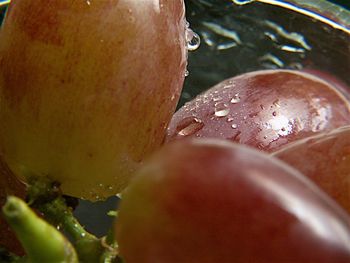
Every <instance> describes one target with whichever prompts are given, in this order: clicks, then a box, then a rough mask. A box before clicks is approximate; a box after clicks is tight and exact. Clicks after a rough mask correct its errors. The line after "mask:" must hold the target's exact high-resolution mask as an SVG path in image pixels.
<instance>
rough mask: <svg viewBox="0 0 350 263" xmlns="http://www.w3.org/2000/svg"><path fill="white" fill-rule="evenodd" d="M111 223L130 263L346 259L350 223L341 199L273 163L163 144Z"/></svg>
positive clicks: (213, 146) (242, 153)
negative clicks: (337, 199)
mask: <svg viewBox="0 0 350 263" xmlns="http://www.w3.org/2000/svg"><path fill="white" fill-rule="evenodd" d="M115 227H116V238H117V241H118V243H119V249H120V253H121V256H122V257H123V258H124V259H125V261H126V262H138V263H145V262H149V263H151V262H167V263H172V262H174V263H175V262H188V263H189V262H208V263H209V262H210V263H212V262H233V261H234V262H237V263H238V262H242V263H243V262H245V263H246V262H252V263H256V262H259V263H268V262H269V263H271V262H298V263H310V262H323V263H325V262H327V263H331V262H332V263H336V262H337V263H340V262H341V263H345V262H348V261H349V260H350V247H349V240H350V218H349V216H348V215H347V214H346V213H345V212H344V211H343V210H342V209H340V207H339V206H338V205H337V204H336V203H335V202H333V201H332V200H331V199H330V198H329V197H328V196H326V195H325V194H324V193H323V192H321V191H320V190H319V189H318V188H317V187H316V186H315V185H314V184H313V183H312V182H311V181H309V180H307V179H306V178H305V177H303V176H302V175H301V174H300V173H298V172H297V171H296V170H294V169H292V168H291V167H289V166H287V165H285V164H284V163H282V162H280V161H278V160H277V159H275V158H272V157H270V156H269V155H267V154H265V153H262V152H259V151H256V150H252V149H249V148H246V147H245V146H243V145H239V144H233V143H231V142H228V141H223V140H214V139H211V140H208V139H197V140H190V139H189V140H181V141H176V142H172V143H169V144H168V145H166V146H165V147H163V148H162V149H161V150H160V151H159V152H158V153H156V154H155V156H153V158H151V160H149V161H148V162H147V163H146V164H145V165H144V166H143V167H142V169H141V170H140V171H139V173H138V174H137V176H136V177H135V178H134V180H133V181H132V183H131V184H130V185H129V187H128V189H127V191H126V192H125V193H124V195H123V199H122V202H121V206H120V210H119V213H118V220H117V225H116V226H115ZM135 251H137V253H135Z"/></svg>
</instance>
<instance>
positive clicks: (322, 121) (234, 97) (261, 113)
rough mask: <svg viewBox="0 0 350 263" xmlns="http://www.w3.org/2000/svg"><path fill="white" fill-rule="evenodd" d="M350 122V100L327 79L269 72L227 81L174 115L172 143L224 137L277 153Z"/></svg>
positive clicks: (250, 74)
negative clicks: (192, 138) (291, 143)
mask: <svg viewBox="0 0 350 263" xmlns="http://www.w3.org/2000/svg"><path fill="white" fill-rule="evenodd" d="M346 124H350V104H349V102H348V101H347V100H346V99H345V97H344V96H343V95H342V94H341V93H340V92H339V91H338V90H337V89H335V88H334V87H333V86H331V85H330V84H329V83H328V82H326V81H323V80H322V79H320V78H318V77H316V76H314V75H310V74H307V73H304V72H300V71H288V70H266V71H256V72H251V73H247V74H243V75H240V76H237V77H234V78H231V79H228V80H225V81H223V82H221V83H219V84H218V85H216V86H214V87H213V88H211V89H209V90H208V91H206V92H204V93H203V94H201V95H199V96H198V97H197V98H195V99H194V100H192V101H191V102H189V103H187V104H185V106H183V107H182V108H181V109H180V110H178V111H177V112H176V113H175V115H174V116H173V118H172V120H171V122H170V125H169V129H168V134H167V141H172V140H178V139H182V138H185V137H204V138H208V137H209V138H222V139H228V140H231V141H234V142H239V143H242V144H247V145H250V146H253V147H256V148H258V149H260V150H264V151H268V152H272V151H274V150H276V149H278V148H280V147H281V146H283V145H285V144H287V143H289V142H291V141H295V140H297V139H300V138H304V137H307V136H311V135H313V134H315V133H318V132H321V131H325V130H331V129H333V128H336V127H339V126H343V125H346Z"/></svg>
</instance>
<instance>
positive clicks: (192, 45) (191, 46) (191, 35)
mask: <svg viewBox="0 0 350 263" xmlns="http://www.w3.org/2000/svg"><path fill="white" fill-rule="evenodd" d="M186 43H187V49H188V50H189V51H194V50H196V49H198V48H199V46H200V44H201V39H200V37H199V35H198V34H197V33H196V32H194V31H193V30H192V29H191V28H190V24H189V23H188V22H186Z"/></svg>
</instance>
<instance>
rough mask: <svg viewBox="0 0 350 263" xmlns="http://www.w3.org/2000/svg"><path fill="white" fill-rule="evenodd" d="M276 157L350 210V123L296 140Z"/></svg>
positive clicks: (275, 154)
mask: <svg viewBox="0 0 350 263" xmlns="http://www.w3.org/2000/svg"><path fill="white" fill-rule="evenodd" d="M274 156H275V157H277V158H279V159H281V160H283V161H285V162H286V163H288V164H290V165H291V166H293V167H294V168H296V169H298V170H299V171H300V172H301V173H303V174H304V175H306V176H308V177H309V178H310V179H312V180H313V181H314V182H315V183H316V184H318V185H319V186H320V188H322V189H323V190H324V191H325V192H327V193H328V194H329V195H330V196H332V197H333V198H334V199H335V200H336V201H337V202H338V203H339V204H340V205H341V206H343V207H344V208H345V209H346V210H347V211H348V212H349V213H350V126H345V127H342V128H338V129H336V130H333V131H331V132H328V133H321V134H319V135H315V136H312V137H309V138H305V139H302V140H299V141H296V142H294V143H291V144H290V145H287V146H286V147H284V148H282V149H281V150H279V151H277V152H275V153H274Z"/></svg>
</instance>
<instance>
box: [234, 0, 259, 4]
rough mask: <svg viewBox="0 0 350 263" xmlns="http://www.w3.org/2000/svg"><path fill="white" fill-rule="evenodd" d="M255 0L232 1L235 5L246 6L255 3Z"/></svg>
mask: <svg viewBox="0 0 350 263" xmlns="http://www.w3.org/2000/svg"><path fill="white" fill-rule="evenodd" d="M255 1H256V0H232V2H233V3H235V4H236V5H246V4H250V3H253V2H255Z"/></svg>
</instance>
